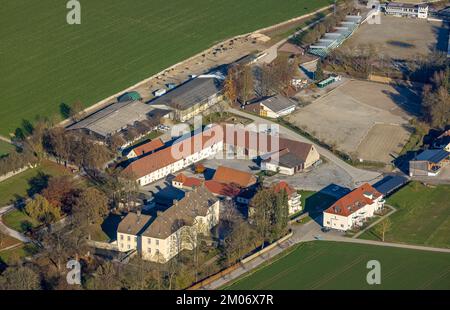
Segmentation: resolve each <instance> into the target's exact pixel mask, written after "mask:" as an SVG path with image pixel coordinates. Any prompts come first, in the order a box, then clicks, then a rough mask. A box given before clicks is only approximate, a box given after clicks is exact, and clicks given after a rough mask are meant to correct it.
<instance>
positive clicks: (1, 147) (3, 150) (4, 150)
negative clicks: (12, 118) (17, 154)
mask: <svg viewBox="0 0 450 310" xmlns="http://www.w3.org/2000/svg"><path fill="white" fill-rule="evenodd" d="M14 149H15V147H14V145H12V144H10V143H8V142H5V141H3V140H0V157H2V156H3V155H6V154H8V153H9V152H11V151H12V150H14Z"/></svg>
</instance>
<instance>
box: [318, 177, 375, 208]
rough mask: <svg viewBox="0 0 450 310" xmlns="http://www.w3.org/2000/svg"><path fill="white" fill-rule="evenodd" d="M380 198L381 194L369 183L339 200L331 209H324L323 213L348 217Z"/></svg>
mask: <svg viewBox="0 0 450 310" xmlns="http://www.w3.org/2000/svg"><path fill="white" fill-rule="evenodd" d="M369 195H372V198H370V197H368V196H369ZM380 196H382V194H381V193H380V192H379V191H377V190H376V189H375V188H373V187H372V186H371V185H370V184H369V183H364V184H363V185H361V186H360V187H358V188H356V189H354V190H353V191H351V192H350V193H348V194H347V195H345V196H344V197H342V198H340V199H339V200H338V201H336V202H335V203H334V204H333V205H332V206H331V207H329V208H328V209H326V210H325V212H326V213H331V214H336V215H341V216H349V215H351V214H352V213H354V212H356V211H357V210H359V209H361V208H362V207H364V206H366V205H370V204H372V203H373V201H374V200H375V199H376V198H378V197H380Z"/></svg>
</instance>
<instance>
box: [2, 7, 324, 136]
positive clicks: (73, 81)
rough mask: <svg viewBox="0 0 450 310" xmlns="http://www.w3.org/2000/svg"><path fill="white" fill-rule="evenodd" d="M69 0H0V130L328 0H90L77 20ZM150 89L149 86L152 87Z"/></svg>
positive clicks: (104, 93) (87, 101) (90, 99)
mask: <svg viewBox="0 0 450 310" xmlns="http://www.w3.org/2000/svg"><path fill="white" fill-rule="evenodd" d="M66 2H67V1H60V0H43V1H29V0H15V1H4V3H2V9H1V11H0V19H1V20H2V27H0V42H2V44H1V45H0V54H1V55H2V59H3V60H4V61H3V62H2V71H3V72H8V74H2V75H1V76H0V89H2V104H1V109H0V124H1V126H0V133H1V134H4V135H5V134H8V133H10V132H12V131H13V130H14V129H15V128H16V127H17V126H19V125H21V123H22V121H23V120H24V119H25V120H34V118H35V117H36V116H37V115H41V116H44V115H45V116H48V115H60V114H61V113H60V106H61V104H62V103H64V104H72V103H73V102H75V101H77V100H80V101H81V102H82V103H83V104H84V105H85V106H89V105H92V104H93V103H95V102H97V101H99V100H101V99H103V98H106V97H108V96H110V95H112V94H114V93H116V92H118V91H120V90H122V89H124V88H126V87H129V86H131V85H133V84H135V83H137V82H139V81H141V80H143V79H144V78H147V77H149V76H151V75H152V74H154V73H156V72H159V71H161V70H162V69H164V68H167V67H169V66H171V65H173V64H175V63H177V62H179V61H181V60H183V59H186V58H188V57H190V56H192V55H194V54H196V53H198V52H200V51H202V50H204V49H205V48H208V47H209V46H211V45H212V44H214V43H216V42H219V41H221V40H223V39H226V38H229V37H232V36H234V35H237V34H241V33H246V32H250V31H253V30H256V29H259V28H262V27H266V26H269V25H272V24H275V23H278V22H281V21H285V20H288V19H290V18H293V17H297V16H301V15H304V14H306V13H309V12H311V11H313V10H316V9H318V8H320V7H323V6H325V5H328V4H330V3H332V1H331V0H314V1H310V0H283V1H282V3H280V1H279V0H245V1H242V0H229V1H211V0H194V1H185V0H171V1H167V0H152V1H148V0H133V1H123V0H109V1H106V0H90V1H84V2H82V8H81V25H68V24H67V23H66V15H67V13H68V10H67V9H66ZM149 91H150V90H149Z"/></svg>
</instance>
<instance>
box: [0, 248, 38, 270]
mask: <svg viewBox="0 0 450 310" xmlns="http://www.w3.org/2000/svg"><path fill="white" fill-rule="evenodd" d="M37 252H38V248H37V246H35V245H33V244H25V245H22V246H19V247H17V248H14V249H10V250H6V251H1V252H0V265H1V263H2V262H4V263H6V264H10V263H14V262H17V260H19V259H22V258H24V257H27V256H31V255H34V254H36V253H37Z"/></svg>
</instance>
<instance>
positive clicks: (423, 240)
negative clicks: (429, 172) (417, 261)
mask: <svg viewBox="0 0 450 310" xmlns="http://www.w3.org/2000/svg"><path fill="white" fill-rule="evenodd" d="M449 198H450V185H439V186H433V187H426V186H424V185H422V184H421V183H418V182H412V183H410V184H408V185H407V186H406V187H404V188H402V189H401V190H399V191H398V192H397V193H395V194H394V195H392V196H391V197H389V198H388V199H387V203H388V204H390V205H392V206H394V207H395V208H397V212H395V213H394V214H392V215H391V216H390V219H391V221H392V225H391V226H392V227H391V229H390V231H388V232H387V233H386V235H385V239H386V241H389V242H399V243H410V244H420V245H428V246H434V247H443V248H444V247H445V248H450V200H449ZM360 238H362V239H373V240H379V239H380V238H379V236H378V235H377V233H376V230H375V228H373V229H371V230H369V231H367V232H365V233H364V234H362V235H361V236H360Z"/></svg>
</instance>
